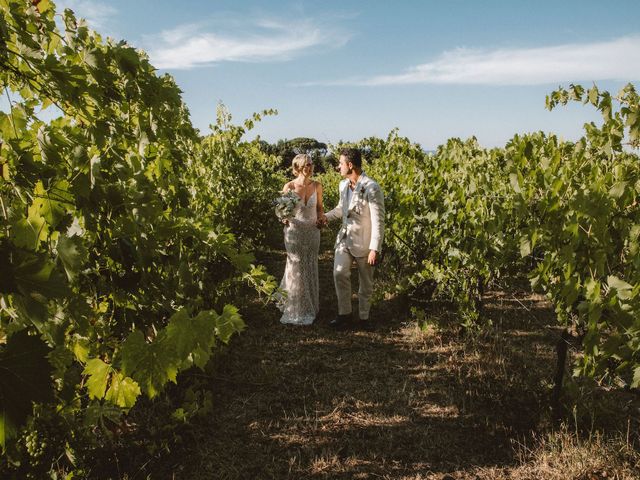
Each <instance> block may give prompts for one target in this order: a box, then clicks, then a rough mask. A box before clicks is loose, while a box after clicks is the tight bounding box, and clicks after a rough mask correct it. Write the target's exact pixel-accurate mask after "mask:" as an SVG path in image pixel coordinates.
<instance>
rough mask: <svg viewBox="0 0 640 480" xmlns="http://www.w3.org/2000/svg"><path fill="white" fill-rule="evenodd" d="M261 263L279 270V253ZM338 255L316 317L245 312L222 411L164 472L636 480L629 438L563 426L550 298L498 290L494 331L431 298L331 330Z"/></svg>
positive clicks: (492, 297) (493, 296) (227, 369)
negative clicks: (363, 325) (362, 325)
mask: <svg viewBox="0 0 640 480" xmlns="http://www.w3.org/2000/svg"><path fill="white" fill-rule="evenodd" d="M263 260H264V261H266V262H267V263H268V264H269V265H270V266H271V269H272V271H273V273H274V274H276V275H280V274H281V272H282V270H283V268H284V256H283V254H281V253H271V254H269V255H268V256H265V258H264V259H263ZM331 262H332V257H331V254H330V252H328V253H326V254H324V255H323V257H322V258H321V262H320V276H321V288H322V293H321V295H322V298H321V305H322V307H321V308H322V311H321V313H320V315H319V318H318V320H317V322H316V323H315V324H314V325H313V326H311V327H295V326H283V325H281V324H280V323H279V322H278V319H279V312H277V311H276V310H275V308H273V307H268V308H264V307H261V306H259V305H258V304H255V305H252V306H249V307H247V308H246V309H245V316H246V320H247V322H248V324H249V328H248V329H247V330H246V332H244V333H243V334H242V335H241V336H239V337H237V338H235V339H234V341H233V342H232V344H231V346H230V347H229V348H228V349H227V350H226V351H225V352H224V353H223V354H221V355H219V357H218V358H217V362H216V367H215V368H216V370H215V371H214V372H212V381H211V385H210V388H211V390H212V392H213V395H214V403H215V407H214V410H215V411H214V414H213V415H212V416H211V417H210V418H206V419H202V421H201V423H200V424H199V425H197V426H195V427H194V431H193V439H192V441H190V442H188V444H187V445H184V446H183V448H180V449H175V448H174V449H172V452H171V453H170V454H169V455H167V456H166V457H165V458H164V459H163V461H162V465H158V468H159V471H163V472H167V471H168V470H169V471H171V472H172V474H173V475H175V478H193V479H210V478H217V479H249V478H260V479H262V478H314V479H325V478H327V479H328V478H344V479H351V478H354V479H374V478H385V479H415V480H417V479H445V478H449V479H451V478H453V479H478V478H479V479H492V478H496V479H522V480H524V479H529V478H531V479H533V478H549V479H555V478H558V479H560V478H563V479H564V478H574V479H580V480H587V479H589V480H590V479H591V478H620V479H623V478H624V479H626V478H640V469H639V467H638V464H637V459H638V458H640V457H639V456H638V454H637V452H636V450H634V449H633V448H631V447H630V445H629V443H628V442H626V440H625V442H623V443H624V445H622V446H621V444H620V442H619V441H618V443H616V440H615V439H613V440H611V439H605V437H603V436H601V435H592V436H591V438H590V439H588V440H580V438H582V437H581V435H580V434H578V435H576V434H570V433H569V432H567V431H559V432H556V433H553V432H554V430H553V429H552V428H551V425H550V424H549V420H548V418H549V415H548V395H549V390H548V386H547V382H549V381H550V379H551V378H552V376H553V375H552V374H553V369H554V366H555V353H554V347H555V342H556V339H557V332H556V331H554V329H553V328H551V327H550V326H552V325H554V317H553V312H552V311H551V310H550V309H549V307H548V305H547V304H546V303H545V302H544V301H543V299H542V298H540V297H538V296H535V295H530V294H526V293H518V294H505V293H503V292H490V293H489V294H488V295H487V296H486V298H485V302H486V318H488V319H491V321H492V322H493V328H491V329H489V330H488V331H486V332H484V333H478V334H474V335H468V334H465V333H464V332H462V331H461V330H460V329H459V327H457V326H456V325H457V323H458V322H456V319H455V318H452V314H451V313H450V312H449V311H447V310H446V309H442V308H438V307H437V306H435V305H430V306H428V308H427V310H426V312H427V316H428V320H429V324H428V325H427V326H425V327H424V328H423V329H421V328H420V327H419V326H418V324H417V322H416V321H415V320H414V319H412V318H410V317H409V316H408V314H407V311H408V309H407V308H406V306H405V305H401V304H399V303H398V302H399V300H394V299H387V300H385V301H383V302H381V303H380V304H379V305H377V306H376V307H375V313H374V315H375V317H374V318H375V320H376V321H377V325H378V326H377V328H376V330H375V331H373V332H362V331H344V332H335V331H333V330H331V329H330V328H328V326H327V323H328V321H329V320H330V319H331V318H332V317H333V315H334V314H335V311H334V306H335V294H334V291H333V283H332V273H331V269H332V263H331ZM636 413H637V410H636ZM633 421H634V422H635V420H633ZM605 423H606V422H605ZM611 428H612V429H614V426H613V425H612V426H611ZM632 429H634V430H635V429H637V423H633V427H632ZM543 432H551V433H549V434H544V433H543ZM623 447H624V448H623ZM634 459H635V462H636V463H633V462H634ZM607 462H609V463H607ZM611 462H614V466H612V465H611ZM605 473H606V475H607V476H606V477H605V476H603V475H604V474H605ZM589 475H592V476H589ZM593 475H601V476H599V477H598V476H595V477H594V476H593ZM612 475H613V476H612ZM615 475H617V476H615ZM634 475H635V476H634ZM152 478H155V476H153V477H152Z"/></svg>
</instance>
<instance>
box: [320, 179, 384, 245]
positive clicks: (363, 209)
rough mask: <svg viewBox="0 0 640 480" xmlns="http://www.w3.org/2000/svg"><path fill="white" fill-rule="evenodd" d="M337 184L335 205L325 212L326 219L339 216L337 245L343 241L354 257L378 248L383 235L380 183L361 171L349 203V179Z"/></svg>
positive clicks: (382, 207)
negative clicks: (336, 204) (339, 224)
mask: <svg viewBox="0 0 640 480" xmlns="http://www.w3.org/2000/svg"><path fill="white" fill-rule="evenodd" d="M339 188H340V201H339V202H338V206H337V207H336V208H334V209H333V210H331V211H330V212H328V213H327V214H326V215H327V220H333V219H338V218H342V226H341V228H340V231H339V232H338V236H337V238H336V248H337V247H338V246H339V245H340V244H341V243H342V242H343V241H344V242H345V244H346V246H347V248H348V249H349V251H350V252H351V255H353V256H354V257H365V256H367V255H369V250H376V251H377V252H380V250H381V249H382V240H383V238H384V195H383V193H382V189H381V188H380V185H378V184H377V183H376V182H375V181H374V180H373V179H371V178H369V177H368V176H367V175H366V174H365V173H364V172H362V174H361V175H360V178H359V179H358V183H356V187H355V189H354V190H353V192H352V193H351V201H350V202H349V203H347V191H348V189H349V180H347V179H345V180H342V181H341V182H340V187H339Z"/></svg>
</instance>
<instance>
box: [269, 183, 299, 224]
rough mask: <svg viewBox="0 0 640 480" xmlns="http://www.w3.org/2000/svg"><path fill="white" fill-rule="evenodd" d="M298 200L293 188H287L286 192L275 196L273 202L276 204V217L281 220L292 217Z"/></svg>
mask: <svg viewBox="0 0 640 480" xmlns="http://www.w3.org/2000/svg"><path fill="white" fill-rule="evenodd" d="M299 202H300V197H298V195H296V192H294V191H293V190H289V191H288V192H287V193H285V194H283V195H281V196H280V197H278V198H276V199H275V200H274V202H273V203H274V204H275V205H276V217H278V218H279V219H280V221H281V222H285V221H287V220H289V219H290V218H291V217H293V211H294V210H295V208H296V206H297V205H298V203H299Z"/></svg>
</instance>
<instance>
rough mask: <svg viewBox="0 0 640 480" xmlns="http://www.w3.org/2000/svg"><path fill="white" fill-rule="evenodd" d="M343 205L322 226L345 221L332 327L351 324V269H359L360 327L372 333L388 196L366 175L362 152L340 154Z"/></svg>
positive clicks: (337, 256) (339, 247)
mask: <svg viewBox="0 0 640 480" xmlns="http://www.w3.org/2000/svg"><path fill="white" fill-rule="evenodd" d="M339 169H340V175H342V177H343V178H344V180H342V181H341V182H340V187H339V188H340V201H339V202H338V206H337V207H336V208H334V209H333V210H331V211H330V212H328V213H327V214H326V215H324V216H322V217H321V218H320V219H319V220H318V223H319V225H326V223H327V222H328V221H331V220H334V219H339V218H341V219H342V227H341V228H340V231H339V232H338V236H337V238H336V245H335V259H334V264H333V279H334V283H335V287H336V295H337V297H338V316H337V318H336V319H335V320H332V321H331V322H330V323H329V325H331V326H332V327H335V328H343V327H346V326H347V325H348V323H349V322H350V320H351V265H352V264H353V261H354V260H355V262H356V264H357V265H358V280H359V284H360V289H359V291H358V304H359V316H360V323H359V325H360V327H361V328H364V329H368V328H369V327H370V325H371V324H370V323H369V309H370V307H371V305H370V301H371V294H372V293H373V270H374V266H375V265H376V261H377V260H379V258H380V250H381V248H382V239H383V236H384V196H383V194H382V190H381V189H380V185H378V184H377V183H376V182H375V181H374V180H373V179H371V178H369V177H368V176H367V175H366V174H365V173H364V172H363V171H362V156H361V154H360V150H358V149H355V148H345V149H343V150H342V151H341V152H340V163H339Z"/></svg>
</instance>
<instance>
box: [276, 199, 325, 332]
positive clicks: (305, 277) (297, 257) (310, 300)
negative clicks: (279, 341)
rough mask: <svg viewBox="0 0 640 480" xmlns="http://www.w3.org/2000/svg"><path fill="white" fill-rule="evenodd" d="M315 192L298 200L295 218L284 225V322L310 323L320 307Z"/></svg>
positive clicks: (318, 239) (318, 234) (281, 283)
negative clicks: (285, 252)
mask: <svg viewBox="0 0 640 480" xmlns="http://www.w3.org/2000/svg"><path fill="white" fill-rule="evenodd" d="M317 202H318V200H317V195H316V191H315V190H314V192H313V193H312V194H311V196H310V197H309V198H308V199H307V203H306V205H305V203H304V201H303V200H300V202H298V205H297V206H296V208H295V210H294V217H293V218H292V219H291V220H290V221H289V225H288V226H285V227H284V245H285V247H286V249H287V265H286V267H285V269H284V276H283V277H282V281H281V282H280V288H281V289H282V290H284V291H286V292H287V297H286V299H285V300H284V301H283V302H282V303H281V305H280V310H281V311H282V318H281V319H280V321H281V322H282V323H293V324H296V325H310V324H311V323H313V320H314V319H315V318H316V315H317V314H318V309H319V301H318V250H319V248H320V230H319V229H318V228H317V227H316V219H317V212H316V205H317Z"/></svg>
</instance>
